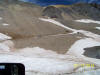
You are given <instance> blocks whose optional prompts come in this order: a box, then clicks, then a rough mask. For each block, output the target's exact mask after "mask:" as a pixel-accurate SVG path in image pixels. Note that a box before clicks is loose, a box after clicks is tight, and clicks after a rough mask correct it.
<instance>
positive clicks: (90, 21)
mask: <svg viewBox="0 0 100 75" xmlns="http://www.w3.org/2000/svg"><path fill="white" fill-rule="evenodd" d="M75 21H76V22H82V23H96V24H100V21H95V20H91V19H81V20H75Z"/></svg>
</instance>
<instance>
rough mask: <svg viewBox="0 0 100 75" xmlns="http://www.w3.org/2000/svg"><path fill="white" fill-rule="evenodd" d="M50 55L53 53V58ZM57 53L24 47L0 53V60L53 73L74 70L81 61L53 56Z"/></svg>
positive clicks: (37, 70)
mask: <svg viewBox="0 0 100 75" xmlns="http://www.w3.org/2000/svg"><path fill="white" fill-rule="evenodd" d="M49 55H51V56H52V58H51V56H49ZM56 55H57V53H55V52H51V51H48V50H45V49H42V48H39V47H34V48H24V49H22V50H19V51H15V52H8V53H4V54H3V53H2V54H0V62H9V63H10V62H13V63H23V64H24V65H25V67H26V71H34V72H43V73H52V74H57V73H59V74H61V73H69V72H72V71H73V69H74V64H78V63H80V62H75V61H72V60H71V61H68V60H63V59H61V58H59V59H58V58H53V57H55V56H56ZM62 56H63V55H62ZM49 57H50V58H49ZM58 57H60V56H59V54H58ZM64 57H65V56H64ZM66 57H68V56H66ZM66 57H65V58H66ZM80 64H81V63H80Z"/></svg>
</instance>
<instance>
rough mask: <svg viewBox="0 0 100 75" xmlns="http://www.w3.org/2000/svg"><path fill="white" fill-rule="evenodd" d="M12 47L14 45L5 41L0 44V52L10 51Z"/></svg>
mask: <svg viewBox="0 0 100 75" xmlns="http://www.w3.org/2000/svg"><path fill="white" fill-rule="evenodd" d="M13 47H14V43H13V42H12V41H10V40H6V41H4V42H1V43H0V51H11V49H13Z"/></svg>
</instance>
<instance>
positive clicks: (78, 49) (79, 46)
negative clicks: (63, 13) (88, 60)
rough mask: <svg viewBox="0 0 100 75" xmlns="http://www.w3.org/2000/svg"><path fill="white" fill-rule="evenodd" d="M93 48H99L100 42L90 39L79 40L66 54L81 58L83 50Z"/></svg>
mask: <svg viewBox="0 0 100 75" xmlns="http://www.w3.org/2000/svg"><path fill="white" fill-rule="evenodd" d="M94 46H100V42H97V41H95V40H93V39H91V38H85V39H81V40H78V41H76V42H75V43H74V44H73V45H72V46H71V48H70V49H69V51H68V52H67V53H68V54H74V55H77V56H81V55H82V54H83V53H84V48H88V47H94Z"/></svg>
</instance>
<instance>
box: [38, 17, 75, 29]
mask: <svg viewBox="0 0 100 75" xmlns="http://www.w3.org/2000/svg"><path fill="white" fill-rule="evenodd" d="M39 19H40V20H42V21H46V22H51V23H53V24H56V25H58V26H60V27H63V28H65V29H68V30H71V31H76V30H75V29H72V28H69V27H67V26H65V25H63V24H61V23H60V22H57V21H55V20H53V19H44V18H39Z"/></svg>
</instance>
